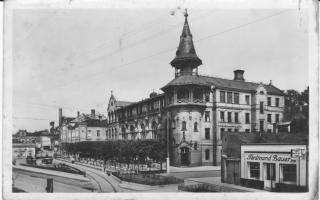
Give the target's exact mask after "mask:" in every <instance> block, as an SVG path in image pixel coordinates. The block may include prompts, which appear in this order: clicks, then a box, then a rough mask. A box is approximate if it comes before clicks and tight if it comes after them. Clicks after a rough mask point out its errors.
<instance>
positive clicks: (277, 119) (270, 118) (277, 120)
mask: <svg viewBox="0 0 320 200" xmlns="http://www.w3.org/2000/svg"><path fill="white" fill-rule="evenodd" d="M267 116H268V117H267V121H268V122H269V123H272V114H268V115H267ZM278 122H279V114H275V123H278Z"/></svg>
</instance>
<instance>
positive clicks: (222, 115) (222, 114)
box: [220, 111, 224, 122]
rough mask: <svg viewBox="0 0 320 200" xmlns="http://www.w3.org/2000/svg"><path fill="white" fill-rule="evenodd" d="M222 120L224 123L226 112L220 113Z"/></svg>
mask: <svg viewBox="0 0 320 200" xmlns="http://www.w3.org/2000/svg"><path fill="white" fill-rule="evenodd" d="M220 120H221V121H222V122H224V112H223V111H221V112H220Z"/></svg>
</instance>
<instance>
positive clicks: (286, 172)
mask: <svg viewBox="0 0 320 200" xmlns="http://www.w3.org/2000/svg"><path fill="white" fill-rule="evenodd" d="M248 164H249V177H250V178H252V179H260V170H261V169H260V163H259V162H249V163H248ZM279 167H280V169H281V170H280V171H282V180H280V181H281V182H293V183H295V182H296V180H297V172H296V165H295V164H280V165H279ZM266 172H267V174H266V180H276V169H275V163H267V169H266Z"/></svg>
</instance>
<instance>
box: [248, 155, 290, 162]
mask: <svg viewBox="0 0 320 200" xmlns="http://www.w3.org/2000/svg"><path fill="white" fill-rule="evenodd" d="M246 159H247V160H248V161H270V162H286V163H292V162H296V160H295V159H294V158H292V157H291V156H290V154H276V153H250V154H247V156H246Z"/></svg>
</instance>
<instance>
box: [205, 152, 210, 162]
mask: <svg viewBox="0 0 320 200" xmlns="http://www.w3.org/2000/svg"><path fill="white" fill-rule="evenodd" d="M205 154H206V156H205V157H206V160H209V159H210V150H209V149H206V151H205Z"/></svg>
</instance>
